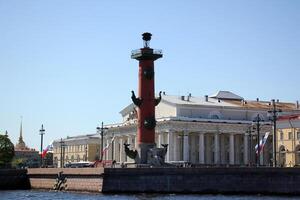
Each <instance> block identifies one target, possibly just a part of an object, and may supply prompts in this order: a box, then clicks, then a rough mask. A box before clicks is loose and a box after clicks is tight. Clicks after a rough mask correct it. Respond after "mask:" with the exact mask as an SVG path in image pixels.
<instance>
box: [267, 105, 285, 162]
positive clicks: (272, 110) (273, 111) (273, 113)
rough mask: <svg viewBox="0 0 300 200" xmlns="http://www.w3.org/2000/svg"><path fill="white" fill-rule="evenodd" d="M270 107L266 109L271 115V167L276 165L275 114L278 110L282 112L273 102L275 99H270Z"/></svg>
mask: <svg viewBox="0 0 300 200" xmlns="http://www.w3.org/2000/svg"><path fill="white" fill-rule="evenodd" d="M271 101H272V109H271V110H269V111H268V113H269V114H271V115H272V119H271V121H272V122H273V167H276V166H277V162H276V149H277V148H276V146H277V144H276V139H277V138H276V121H277V117H278V116H277V115H278V113H279V112H282V110H281V109H277V108H276V103H275V99H272V100H271Z"/></svg>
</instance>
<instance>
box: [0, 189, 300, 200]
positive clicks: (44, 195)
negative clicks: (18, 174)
mask: <svg viewBox="0 0 300 200" xmlns="http://www.w3.org/2000/svg"><path fill="white" fill-rule="evenodd" d="M0 199H1V200H2V199H3V200H6V199H8V200H21V199H22V200H29V199H30V200H61V199H66V200H69V199H70V200H79V199H80V200H94V199H95V200H96V199H97V200H104V199H109V200H114V199H118V200H148V199H154V200H156V199H157V200H204V199H205V200H229V199H233V200H254V199H266V200H271V199H272V200H273V199H274V200H292V199H300V197H286V196H276V197H275V196H223V195H175V194H164V195H159V194H156V195H155V194H153V195H149V194H137V195H113V194H110V195H103V194H94V193H71V192H52V191H51V192H47V191H38V190H28V191H25V190H17V191H0Z"/></svg>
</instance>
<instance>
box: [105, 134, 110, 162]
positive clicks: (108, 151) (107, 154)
mask: <svg viewBox="0 0 300 200" xmlns="http://www.w3.org/2000/svg"><path fill="white" fill-rule="evenodd" d="M109 143H110V139H108V138H107V140H106V144H105V147H107V146H108V145H109ZM110 148H111V147H110ZM110 148H107V149H106V152H105V155H106V156H105V157H106V160H110V159H109V158H110Z"/></svg>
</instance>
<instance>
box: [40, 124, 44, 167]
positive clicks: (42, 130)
mask: <svg viewBox="0 0 300 200" xmlns="http://www.w3.org/2000/svg"><path fill="white" fill-rule="evenodd" d="M44 134H45V129H44V126H43V124H42V127H41V129H40V135H41V167H43V135H44Z"/></svg>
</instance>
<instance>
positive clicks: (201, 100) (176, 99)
mask: <svg viewBox="0 0 300 200" xmlns="http://www.w3.org/2000/svg"><path fill="white" fill-rule="evenodd" d="M162 101H164V102H168V103H172V104H177V105H198V106H200V105H203V106H230V107H239V106H237V105H234V104H231V103H229V102H226V101H223V100H221V99H215V98H209V97H208V98H207V101H206V98H205V97H195V96H191V95H189V96H172V95H162Z"/></svg>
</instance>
